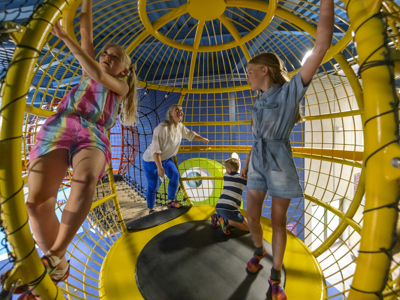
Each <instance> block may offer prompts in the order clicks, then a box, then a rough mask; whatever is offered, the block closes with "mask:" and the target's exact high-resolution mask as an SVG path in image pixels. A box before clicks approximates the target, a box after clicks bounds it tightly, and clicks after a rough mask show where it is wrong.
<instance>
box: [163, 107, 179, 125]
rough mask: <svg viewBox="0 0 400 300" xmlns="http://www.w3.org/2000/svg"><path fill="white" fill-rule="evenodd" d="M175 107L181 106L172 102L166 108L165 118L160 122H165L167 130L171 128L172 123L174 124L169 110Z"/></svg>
mask: <svg viewBox="0 0 400 300" xmlns="http://www.w3.org/2000/svg"><path fill="white" fill-rule="evenodd" d="M176 107H180V108H182V106H180V105H179V104H172V105H171V106H170V107H169V108H168V110H167V118H166V119H165V121H164V122H163V123H162V124H165V125H166V126H167V127H168V130H171V128H172V124H174V119H173V118H172V116H171V112H172V111H173V110H174V109H175V108H176Z"/></svg>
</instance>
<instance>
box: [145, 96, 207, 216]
mask: <svg viewBox="0 0 400 300" xmlns="http://www.w3.org/2000/svg"><path fill="white" fill-rule="evenodd" d="M182 117H183V109H182V107H181V106H180V105H178V104H173V105H171V107H170V108H169V109H168V111H167V119H166V120H165V121H164V122H162V123H160V124H159V125H158V126H157V127H156V129H154V132H153V140H152V142H151V145H150V147H149V148H147V150H146V151H145V152H144V154H143V165H144V174H145V176H146V179H147V192H146V201H147V207H148V208H149V214H151V213H153V212H154V204H155V202H156V192H157V188H158V186H157V185H158V177H161V178H164V175H165V174H166V175H167V176H168V178H169V185H168V207H176V208H179V207H181V206H182V204H181V203H178V202H176V201H175V194H176V191H177V189H178V184H179V171H178V170H177V168H176V166H175V163H174V160H173V157H174V156H175V155H176V154H177V153H178V150H179V145H180V144H181V141H182V138H185V139H187V140H189V141H191V140H193V139H195V140H196V141H202V142H204V143H209V142H210V141H209V140H208V139H206V138H203V137H202V136H200V135H198V134H197V133H196V132H194V131H191V130H189V129H187V128H186V127H185V126H184V125H183V124H182Z"/></svg>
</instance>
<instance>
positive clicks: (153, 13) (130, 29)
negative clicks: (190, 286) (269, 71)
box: [0, 0, 400, 299]
mask: <svg viewBox="0 0 400 300" xmlns="http://www.w3.org/2000/svg"><path fill="white" fill-rule="evenodd" d="M70 2H71V3H69V4H68V5H70V4H71V5H72V4H73V1H70ZM43 3H44V1H29V0H26V1H3V2H2V3H0V42H1V43H0V84H1V85H2V86H3V85H4V81H5V78H6V75H7V71H8V70H9V68H10V63H11V59H12V58H13V53H14V51H15V49H16V46H15V43H14V42H12V40H11V39H10V33H11V35H12V34H13V33H15V32H18V31H21V30H22V29H23V27H18V26H15V24H18V25H20V26H25V25H28V24H29V22H31V20H33V19H35V17H34V12H37V11H38V10H42V11H45V12H47V11H49V5H43ZM241 4H243V3H241ZM184 5H186V1H183V0H179V1H176V0H175V1H158V0H157V1H142V2H141V3H140V2H139V3H138V2H137V1H104V0H102V1H94V5H93V15H94V18H93V19H94V26H93V27H94V44H95V45H96V55H97V56H98V52H99V50H100V49H101V48H102V46H103V45H104V44H106V43H107V42H109V41H111V40H112V41H113V42H116V43H118V44H121V45H123V46H124V47H125V48H127V50H128V52H130V56H131V58H132V61H136V62H137V64H138V66H139V68H138V71H137V73H138V78H139V80H140V86H141V87H142V88H141V89H140V90H139V99H140V102H139V117H140V120H139V121H138V123H137V124H136V126H135V127H123V126H122V125H121V123H120V122H119V121H117V123H116V125H115V126H114V127H113V128H112V129H111V131H110V140H111V142H112V159H113V161H112V166H111V167H110V168H109V169H108V174H105V176H104V177H103V179H102V180H101V181H99V182H98V184H97V187H96V192H95V195H94V198H93V204H92V209H91V212H90V214H89V215H88V218H87V220H86V221H85V222H84V224H83V225H82V227H81V229H80V230H79V232H78V233H77V235H76V237H75V238H74V240H73V242H72V243H71V245H70V247H69V248H68V255H67V258H69V259H71V265H72V271H71V276H70V278H69V279H68V282H67V283H65V284H63V285H62V288H63V291H64V294H65V296H66V297H67V298H68V299H100V298H101V296H100V271H101V266H102V263H103V261H104V259H105V256H106V254H107V252H108V251H109V249H110V248H111V247H112V245H113V244H114V243H115V242H116V240H117V239H118V238H119V237H120V235H121V234H122V232H123V230H124V221H123V220H122V218H121V215H120V207H119V203H118V198H117V195H118V191H117V189H116V186H115V183H114V179H113V176H111V175H112V173H119V174H121V175H123V177H122V179H123V180H124V181H125V182H127V183H129V185H130V186H131V187H132V188H133V189H134V190H135V191H137V193H138V194H140V195H141V196H142V197H145V193H146V188H147V182H146V178H145V177H144V173H143V166H142V156H143V153H144V151H145V150H146V149H147V147H148V146H149V145H150V143H151V139H152V133H153V131H154V128H155V127H156V126H157V125H158V124H159V123H160V122H161V121H163V120H164V119H165V114H166V111H167V109H168V107H169V106H170V105H171V104H176V103H179V104H181V105H182V107H183V110H184V114H185V115H184V120H183V123H184V125H185V126H187V127H188V128H189V129H191V130H194V131H196V132H197V133H199V134H200V135H202V136H204V137H206V138H208V139H209V140H210V143H209V144H208V145H205V144H202V143H200V142H196V141H192V142H189V141H183V142H182V144H181V147H180V150H179V153H178V155H177V157H176V164H177V166H178V169H179V172H180V174H181V178H182V182H181V184H180V187H179V190H178V193H177V195H176V198H177V199H178V200H179V201H181V202H183V203H184V204H189V203H191V204H193V205H215V203H216V202H217V200H218V198H219V195H220V194H221V192H222V187H223V174H224V166H223V162H224V161H225V160H226V159H227V158H229V157H237V158H239V159H240V161H241V163H242V166H243V163H244V162H245V160H246V158H247V155H248V153H249V151H250V149H251V146H252V144H253V137H252V134H251V109H252V105H253V103H254V101H255V100H256V95H254V93H252V92H251V91H250V90H249V87H248V85H246V83H247V82H246V72H245V67H246V62H247V60H248V58H249V57H252V56H254V55H255V54H257V53H260V52H264V51H268V52H274V53H276V54H277V55H278V56H279V57H280V58H282V59H283V60H284V62H285V66H286V68H287V70H288V71H289V73H290V72H292V73H290V74H291V75H293V72H294V71H295V70H298V69H299V68H300V67H301V65H302V60H303V59H304V57H305V56H306V54H307V52H308V51H309V50H310V49H311V48H312V47H313V44H314V41H315V39H314V36H315V26H316V24H317V21H318V13H319V1H311V2H306V3H305V2H300V3H297V2H295V1H279V3H278V7H277V9H276V10H275V12H274V18H273V19H272V20H271V21H270V22H269V23H268V24H269V25H268V26H267V27H264V28H261V29H260V28H259V25H262V24H263V22H264V20H266V19H268V17H269V14H268V5H267V3H266V2H264V1H249V2H248V3H247V4H246V5H244V4H243V5H244V6H243V7H241V6H240V5H237V4H235V2H234V1H227V7H226V10H225V13H224V16H225V17H224V18H216V19H215V20H211V21H208V20H207V21H205V22H198V20H196V19H195V18H193V17H192V16H191V15H190V13H189V12H188V11H185V10H183V9H182V7H183V6H184ZM347 5H348V3H347V1H343V2H342V1H335V31H334V39H333V45H334V48H335V47H336V50H337V51H333V50H332V51H331V52H329V55H327V57H328V58H329V60H327V61H326V62H324V63H323V64H322V65H321V67H320V68H319V70H318V72H317V74H316V75H315V76H314V78H313V80H312V82H311V84H310V87H309V88H308V91H307V93H306V95H305V98H304V100H303V101H302V110H303V114H304V116H305V118H304V119H305V122H304V123H301V124H299V125H297V126H295V128H294V129H293V131H292V133H291V135H290V141H291V145H292V151H293V156H294V161H295V164H296V167H297V171H298V175H299V178H300V183H301V185H302V188H303V189H304V198H299V199H293V200H292V202H291V205H290V207H289V211H288V218H287V228H288V230H290V231H291V232H292V233H293V234H294V235H295V236H297V237H298V238H299V239H300V240H302V241H303V242H304V243H305V245H306V246H307V247H308V248H309V249H310V251H311V253H312V254H313V255H314V256H315V257H316V259H317V260H318V262H319V264H320V266H321V269H322V272H323V275H324V278H325V280H326V285H327V286H326V297H325V299H346V298H347V297H348V295H349V292H350V290H351V284H352V282H353V278H354V272H355V270H356V266H357V264H356V263H357V258H358V256H359V250H360V238H361V228H362V226H363V220H364V219H363V211H364V206H365V197H364V187H365V170H364V169H363V161H364V162H365V160H366V157H365V156H364V155H365V154H364V143H365V141H364V139H365V131H364V130H365V120H362V117H363V115H362V113H363V110H364V107H363V101H362V95H361V92H362V82H361V81H360V80H359V79H360V77H359V76H358V75H359V74H356V73H357V72H358V71H361V72H362V71H363V70H366V69H367V68H370V67H373V66H374V64H373V63H374V62H370V63H368V62H367V63H363V62H360V61H359V58H358V53H357V51H356V44H355V43H354V41H353V40H352V36H351V29H350V22H349V17H348V15H347V13H346V7H347ZM66 9H67V8H66ZM138 11H141V12H142V13H143V14H142V16H140V15H139V13H138ZM79 15H80V9H79V8H78V10H77V12H76V14H75V19H74V28H73V31H74V32H75V34H76V37H77V40H78V41H79V40H80V35H79V24H78V22H79ZM48 17H49V18H50V16H48ZM375 17H377V16H375ZM378 17H380V18H382V20H383V22H384V24H385V26H386V29H387V33H386V37H385V38H386V45H385V47H387V48H389V47H390V49H392V50H394V49H398V48H399V41H398V30H399V28H398V27H399V25H398V17H399V9H398V6H397V4H396V2H394V1H385V2H384V3H383V6H382V8H381V14H379V15H378ZM7 22H13V24H11V23H8V24H7ZM6 24H7V25H6ZM310 25H313V27H311V26H310ZM360 26H361V25H360ZM21 28H22V29H21ZM353 30H355V31H356V29H355V28H353ZM255 32H256V33H257V34H254V35H253V36H252V34H253V33H255ZM41 34H42V33H37V36H41ZM32 38H38V37H36V36H35V37H32ZM239 39H242V40H241V42H240V43H239V42H238V40H239ZM194 45H197V47H195V46H194ZM377 47H379V46H377ZM381 48H382V47H380V48H378V49H377V51H378V50H380V49H381ZM383 48H384V47H383ZM36 53H37V55H38V57H37V59H35V66H34V70H33V74H29V77H28V76H27V74H18V75H17V76H16V75H14V77H12V80H13V81H17V80H22V79H24V78H32V80H31V82H30V83H29V85H30V86H29V88H28V91H27V93H26V94H23V96H21V97H20V98H19V99H16V100H15V101H22V102H24V104H25V103H26V107H24V112H23V118H22V119H21V120H22V122H21V123H20V124H19V123H18V124H11V123H6V122H8V121H7V120H4V119H3V125H2V126H4V127H3V128H5V126H8V127H10V126H19V127H22V139H21V148H20V149H21V150H18V151H20V152H18V155H20V157H21V166H22V174H21V177H22V181H23V184H24V185H23V187H22V189H21V190H22V191H23V192H24V194H25V197H26V194H27V193H28V190H27V187H26V182H27V169H26V167H27V164H28V162H29V152H30V150H31V149H32V146H33V144H34V142H35V138H36V134H37V132H38V131H39V129H40V126H41V125H42V124H43V122H44V121H45V120H46V118H47V117H48V116H50V115H51V114H52V113H54V112H55V111H56V109H57V106H58V103H59V101H60V100H61V99H62V98H63V97H64V96H65V95H66V94H67V92H68V91H69V90H70V88H71V87H73V86H75V85H76V84H78V83H79V81H80V79H81V67H80V65H79V63H78V61H77V60H76V59H75V58H74V57H73V56H72V55H71V53H70V52H69V50H68V49H67V48H66V47H65V45H64V44H63V43H62V42H61V41H60V40H58V39H57V38H55V37H53V36H52V35H51V34H50V35H49V37H48V38H47V39H46V41H45V43H44V46H43V47H42V48H41V49H36ZM17 61H18V58H17V59H16V60H15V61H14V63H15V62H17ZM30 76H32V77H30ZM394 78H395V76H394V75H393V80H394ZM391 84H392V85H393V87H395V86H396V82H395V81H393V82H391ZM394 99H395V101H394V102H393V105H392V106H393V110H392V111H390V112H385V113H386V114H389V113H390V114H393V115H394V122H396V124H397V125H396V126H397V129H398V121H399V116H398V98H397V95H395V97H394ZM396 99H397V102H396ZM0 101H2V100H1V98H0ZM13 101H14V99H13ZM13 101H11V102H13ZM8 105H9V104H8V103H7V104H5V105H4V104H1V110H0V111H1V113H2V114H3V112H4V111H6V107H7V106H8ZM8 107H10V106H8ZM2 118H3V115H2ZM363 122H364V123H363ZM397 136H398V131H397ZM5 141H6V139H2V140H1V141H0V143H4V142H5ZM1 156H2V157H5V156H6V154H5V153H2V155H1ZM3 163H4V162H3ZM2 169H4V168H2ZM113 169H114V171H113ZM72 176H73V170H72V169H70V170H69V172H68V174H65V178H64V181H63V184H62V185H61V186H60V190H59V193H58V199H57V200H58V201H57V205H56V207H55V209H56V214H57V216H58V217H60V215H61V213H62V211H63V208H64V206H65V202H66V201H67V199H68V196H69V193H70V184H71V178H72ZM159 183H160V188H159V190H158V193H157V203H159V204H160V205H165V201H166V199H167V185H168V179H166V180H164V181H163V182H161V181H160V182H159ZM0 192H2V191H0ZM3 193H4V191H3V192H2V194H3ZM11 198H12V197H11ZM11 198H10V197H7V198H5V197H4V196H2V203H5V201H6V200H8V199H11ZM243 200H244V201H243V209H246V201H247V194H246V189H245V191H244V193H243ZM271 205H272V201H271V198H270V197H269V196H267V197H266V199H265V201H264V203H263V216H266V217H270V214H271ZM396 206H397V204H396ZM2 212H3V216H4V211H2ZM6 225H7V224H4V221H3V222H2V226H1V229H2V231H3V232H4V231H6V232H8V234H10V231H7V230H5V229H4V227H7V226H6ZM2 239H3V240H2V246H3V249H2V251H1V252H0V254H5V255H8V256H10V259H9V260H2V262H1V265H2V266H3V269H2V270H5V269H8V268H9V267H10V263H11V264H14V261H15V258H14V257H13V254H12V251H11V248H10V246H9V244H8V243H7V240H6V235H4V237H2ZM384 250H385V249H384ZM398 252H399V251H398V249H397V248H396V247H395V243H393V247H392V248H391V249H389V250H388V251H386V253H387V254H388V255H389V256H390V258H391V259H392V264H391V269H390V270H389V271H388V274H389V275H388V281H387V282H386V281H385V282H383V283H382V285H383V289H384V290H385V291H384V292H383V295H389V296H391V297H392V299H396V298H398V297H399V295H398V294H397V293H398V291H399V278H400V276H399V273H400V271H399V268H398V266H399V264H398V262H399V256H398ZM392 254H393V257H392ZM7 262H10V263H8V265H6V266H4V265H5V264H6V263H7ZM378 296H379V297H382V294H378Z"/></svg>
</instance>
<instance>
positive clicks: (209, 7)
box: [187, 0, 226, 21]
mask: <svg viewBox="0 0 400 300" xmlns="http://www.w3.org/2000/svg"><path fill="white" fill-rule="evenodd" d="M225 8H226V4H225V1H224V0H189V1H188V2H187V9H188V12H189V14H190V15H191V16H192V17H193V18H195V19H197V20H199V21H211V20H214V19H217V18H218V17H220V16H221V15H222V14H223V13H224V11H225Z"/></svg>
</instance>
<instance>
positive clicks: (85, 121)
mask: <svg viewBox="0 0 400 300" xmlns="http://www.w3.org/2000/svg"><path fill="white" fill-rule="evenodd" d="M117 113H118V100H117V95H116V94H115V93H114V92H113V91H110V90H109V89H108V88H106V87H105V86H103V85H102V84H100V83H98V82H96V81H94V80H93V79H91V78H87V79H86V80H84V81H83V82H82V83H81V84H79V85H77V86H75V87H73V88H72V89H71V90H70V91H69V92H68V94H67V95H66V96H65V97H64V98H63V99H62V100H61V102H60V104H59V106H58V112H57V113H56V114H54V115H52V116H50V117H49V118H48V119H47V120H46V122H45V123H44V124H43V125H42V126H41V128H40V130H39V132H38V134H37V135H36V143H35V145H34V147H33V148H32V150H31V152H30V161H32V160H34V159H35V158H37V157H39V156H42V155H44V154H46V153H49V152H51V151H53V150H55V149H67V150H69V163H70V164H72V157H73V155H74V154H75V153H76V152H77V151H79V150H81V149H83V148H85V147H96V148H99V149H101V150H102V151H103V152H104V154H105V156H106V164H107V163H109V162H110V161H111V143H110V141H109V139H108V137H107V135H106V130H107V129H109V128H111V127H112V126H113V125H114V123H115V119H116V116H117ZM104 167H105V166H104ZM102 174H103V173H102Z"/></svg>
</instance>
